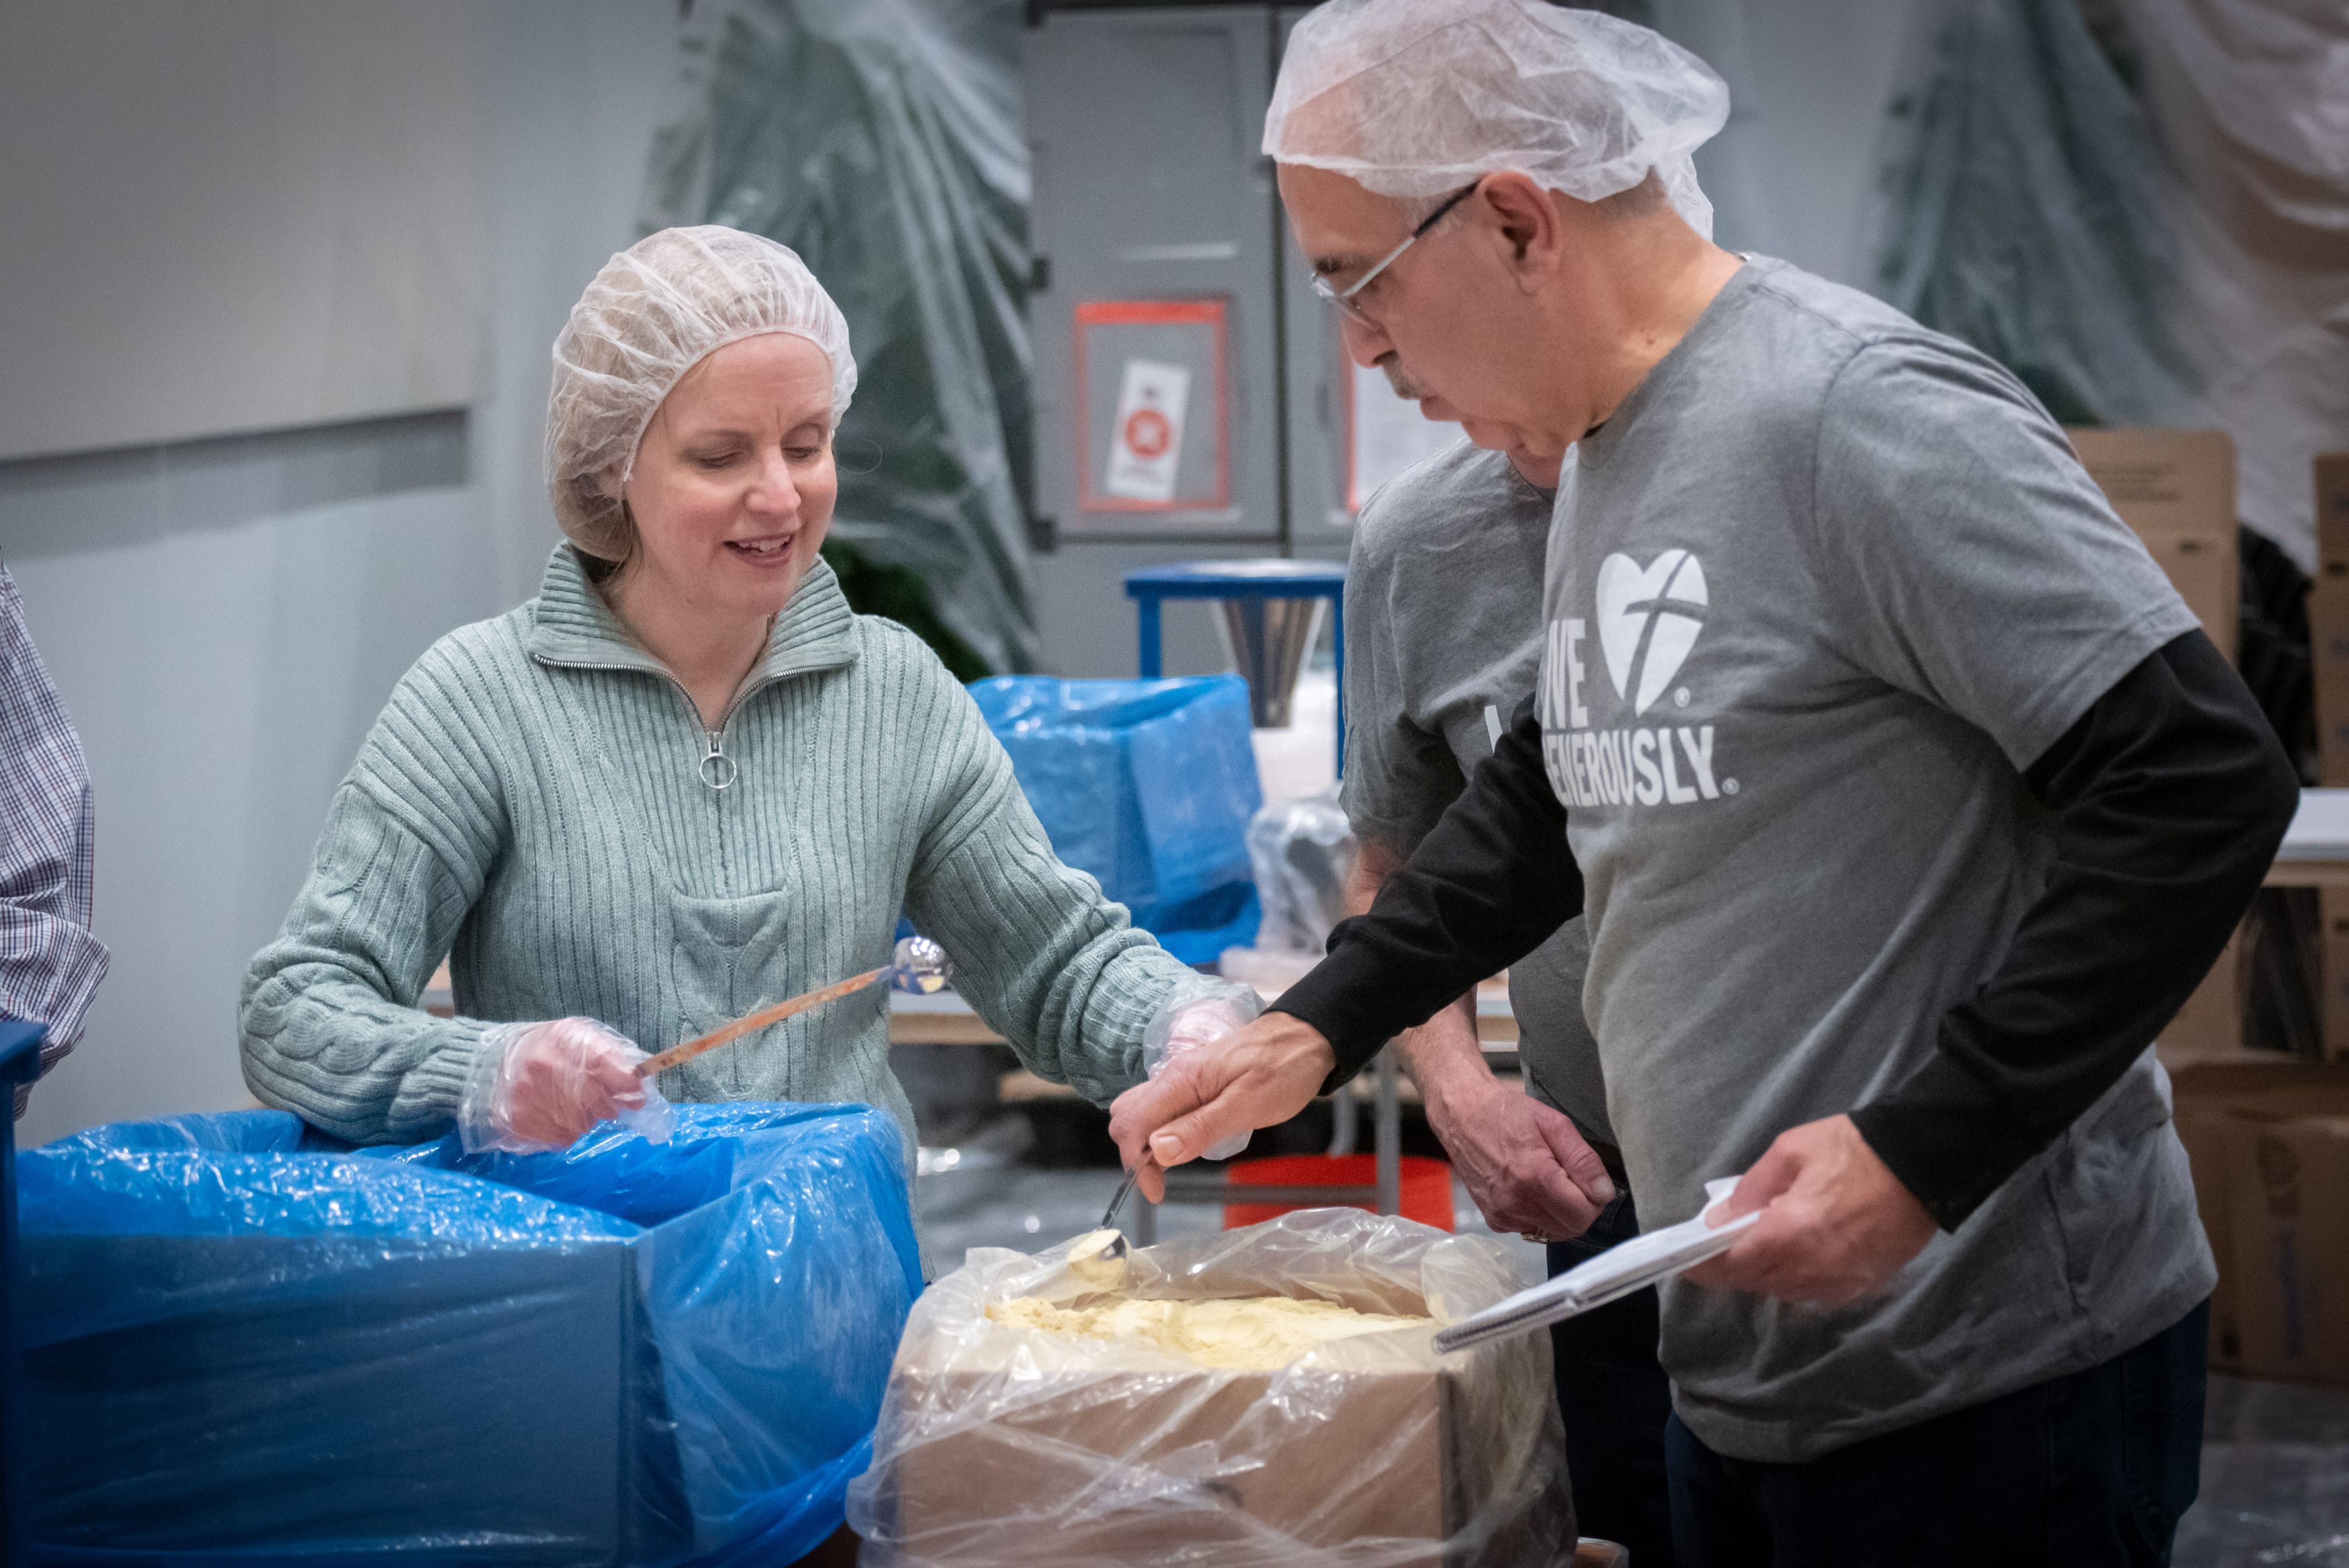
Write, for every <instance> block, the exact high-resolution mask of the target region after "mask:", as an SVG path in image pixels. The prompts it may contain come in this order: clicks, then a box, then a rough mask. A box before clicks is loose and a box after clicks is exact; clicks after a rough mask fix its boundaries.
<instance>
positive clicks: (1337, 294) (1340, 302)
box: [1313, 181, 1483, 331]
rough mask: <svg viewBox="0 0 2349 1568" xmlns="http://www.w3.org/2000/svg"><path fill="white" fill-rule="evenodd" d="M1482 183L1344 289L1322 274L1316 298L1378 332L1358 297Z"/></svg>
mask: <svg viewBox="0 0 2349 1568" xmlns="http://www.w3.org/2000/svg"><path fill="white" fill-rule="evenodd" d="M1482 183H1483V181H1472V182H1471V183H1469V184H1466V185H1464V186H1462V187H1461V188H1460V189H1459V190H1457V191H1454V192H1453V193H1452V194H1451V195H1449V196H1446V197H1445V198H1444V204H1443V205H1442V206H1440V207H1438V208H1436V210H1435V211H1433V212H1430V213H1429V214H1428V215H1427V217H1426V218H1425V219H1424V220H1423V222H1421V223H1420V225H1419V227H1418V228H1416V229H1413V231H1412V232H1411V233H1410V235H1409V236H1408V237H1407V238H1406V239H1405V240H1404V241H1403V242H1402V244H1400V245H1397V246H1396V247H1395V248H1394V249H1393V250H1392V251H1389V252H1388V253H1386V254H1385V255H1383V256H1381V257H1380V258H1379V259H1378V261H1377V263H1375V264H1374V265H1372V267H1371V270H1370V271H1369V272H1367V273H1363V274H1362V275H1361V277H1359V278H1356V279H1355V280H1354V281H1353V282H1352V283H1350V284H1347V285H1346V286H1345V287H1344V288H1342V289H1340V288H1332V287H1330V280H1329V279H1328V278H1325V277H1322V276H1320V275H1319V274H1318V273H1317V274H1315V276H1314V279H1313V292H1314V294H1317V295H1319V297H1320V298H1321V299H1322V300H1323V301H1325V302H1326V303H1328V304H1330V305H1333V306H1335V307H1336V309H1337V312H1338V314H1339V315H1342V316H1344V317H1345V318H1346V319H1347V320H1348V321H1350V322H1352V323H1354V324H1355V325H1358V326H1367V327H1369V328H1371V330H1372V331H1376V330H1377V329H1378V325H1379V324H1378V323H1377V322H1375V321H1372V320H1371V318H1370V316H1369V315H1365V314H1364V313H1363V310H1362V307H1361V305H1358V304H1355V303H1354V296H1355V295H1356V294H1360V293H1361V292H1362V291H1363V290H1364V289H1366V288H1368V287H1370V285H1371V279H1372V278H1375V277H1377V276H1378V275H1379V274H1380V273H1382V272H1385V271H1386V270H1387V269H1388V268H1389V267H1391V266H1392V265H1394V262H1395V258H1396V257H1397V256H1400V255H1402V253H1404V252H1405V251H1408V250H1410V249H1411V248H1412V247H1413V245H1415V244H1417V243H1419V238H1420V236H1421V235H1423V234H1424V233H1426V232H1428V231H1429V230H1430V229H1433V228H1434V227H1435V225H1436V222H1437V221H1438V220H1439V219H1441V218H1442V217H1443V216H1444V214H1445V213H1446V212H1449V211H1452V209H1454V207H1457V206H1458V205H1460V203H1461V202H1463V201H1466V200H1467V199H1468V198H1469V197H1470V196H1471V195H1472V194H1474V193H1475V189H1476V187H1477V185H1479V184H1482Z"/></svg>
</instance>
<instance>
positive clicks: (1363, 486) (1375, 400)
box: [1346, 362, 1461, 512]
mask: <svg viewBox="0 0 2349 1568" xmlns="http://www.w3.org/2000/svg"><path fill="white" fill-rule="evenodd" d="M1349 363H1351V362H1349ZM1351 368H1352V370H1353V373H1354V380H1353V409H1354V416H1353V426H1352V428H1353V433H1354V450H1353V453H1352V458H1353V461H1352V462H1351V463H1350V465H1349V469H1350V471H1349V475H1348V479H1347V484H1346V510H1347V511H1354V512H1359V511H1361V510H1362V503H1363V502H1364V501H1366V500H1370V499H1371V496H1373V495H1375V494H1376V493H1377V492H1378V488H1379V487H1380V486H1381V485H1382V484H1384V483H1386V482H1387V480H1391V479H1392V478H1394V477H1395V475H1397V474H1399V473H1401V472H1402V471H1403V469H1407V468H1409V467H1411V465H1412V464H1413V463H1415V462H1417V461H1419V460H1420V459H1422V458H1426V457H1433V455H1434V454H1436V453H1437V452H1440V451H1442V450H1443V449H1444V448H1446V447H1448V446H1450V445H1451V444H1452V443H1453V442H1454V441H1456V440H1458V439H1459V438H1460V436H1461V430H1460V427H1459V426H1458V425H1457V424H1455V423H1454V422H1453V421H1452V420H1449V419H1431V418H1427V417H1426V416H1425V415H1423V414H1422V413H1421V412H1420V411H1419V405H1418V404H1417V403H1415V402H1413V401H1412V400H1411V399H1410V398H1408V397H1402V396H1401V395H1400V394H1398V393H1397V392H1396V391H1395V389H1394V387H1392V385H1391V384H1389V382H1388V380H1387V374H1386V372H1385V371H1383V370H1378V369H1374V368H1371V367H1370V366H1361V365H1352V366H1351Z"/></svg>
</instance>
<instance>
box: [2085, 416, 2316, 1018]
mask: <svg viewBox="0 0 2349 1568" xmlns="http://www.w3.org/2000/svg"><path fill="white" fill-rule="evenodd" d="M2064 434H2065V435H2066V436H2068V437H2069V438H2071V441H2072V449H2073V451H2074V452H2075V453H2077V454H2078V455H2079V459H2080V466H2081V467H2083V468H2085V469H2087V470H2088V477H2089V478H2090V479H2093V480H2095V481H2096V483H2097V485H2098V486H2100V487H2101V488H2102V489H2103V490H2104V492H2105V499H2106V500H2108V501H2110V502H2111V503H2112V506H2113V510H2114V511H2116V512H2118V513H2120V516H2121V521H2123V522H2126V523H2127V524H2128V525H2129V527H2130V528H2131V529H2133V530H2135V531H2136V532H2137V537H2138V538H2139V539H2141V540H2143V541H2144V542H2145V547H2146V549H2147V552H2150V553H2151V554H2152V556H2153V558H2154V560H2155V561H2156V562H2158V563H2159V564H2160V566H2161V569H2162V571H2164V572H2165V573H2168V575H2169V582H2170V585H2171V586H2172V587H2174V588H2176V589H2177V590H2178V597H2180V598H2182V599H2184V600H2185V601H2186V606H2187V608H2188V609H2189V610H2192V611H2193V612H2194V614H2196V616H2198V617H2199V619H2200V620H2201V622H2202V629H2203V630H2204V631H2205V632H2207V633H2209V637H2210V640H2211V641H2212V642H2214V643H2216V644H2218V645H2219V651H2220V653H2222V654H2224V655H2227V657H2228V659H2229V660H2230V661H2231V660H2232V659H2233V658H2234V657H2235V651H2236V650H2235V640H2236V630H2237V627H2238V625H2239V624H2240V621H2241V618H2242V607H2241V593H2242V588H2241V577H2242V556H2241V554H2240V548H2239V546H2238V544H2237V541H2236V523H2235V443H2234V441H2233V440H2232V439H2231V438H2230V437H2229V436H2228V435H2227V433H2226V432H2225V431H2224V430H2164V429H2155V428H2148V427H2134V428H2119V429H2089V428H2082V427H2074V428H2066V429H2065V430H2064ZM2343 581H2344V590H2349V574H2345V575H2344V580H2343ZM2343 625H2344V631H2349V616H2344V621H2343ZM2344 652H2349V639H2345V640H2344ZM2344 733H2349V731H2344ZM2241 949H2242V939H2241V936H2240V934H2238V935H2237V937H2236V939H2235V940H2234V941H2233V942H2230V943H2229V944H2227V951H2226V953H2225V954H2222V955H2221V956H2220V960H2219V962H2218V963H2217V964H2216V965H2213V966H2212V968H2211V970H2210V973H2209V976H2208V977H2206V978H2205V979H2204V980H2203V982H2202V984H2201V985H2200V986H2199V987H2198V988H2197V989H2196V990H2195V993H2194V995H2192V996H2190V997H2189V998H2188V999H2187V1002H2186V1006H2184V1007H2183V1008H2182V1009H2180V1010H2179V1012H2178V1017H2177V1019H2176V1020H2175V1021H2174V1022H2172V1023H2171V1025H2170V1026H2169V1027H2168V1028H2167V1029H2164V1030H2163V1031H2162V1033H2161V1039H2162V1044H2163V1045H2164V1047H2175V1048H2177V1049H2179V1050H2181V1051H2183V1052H2184V1053H2186V1054H2187V1055H2189V1056H2198V1057H2199V1056H2212V1055H2231V1054H2232V1053H2234V1052H2236V1051H2240V1050H2241V1049H2242V1048H2243V1000H2244V998H2243V986H2244V981H2245V975H2244V969H2245V965H2244V963H2243V955H2242V952H2241Z"/></svg>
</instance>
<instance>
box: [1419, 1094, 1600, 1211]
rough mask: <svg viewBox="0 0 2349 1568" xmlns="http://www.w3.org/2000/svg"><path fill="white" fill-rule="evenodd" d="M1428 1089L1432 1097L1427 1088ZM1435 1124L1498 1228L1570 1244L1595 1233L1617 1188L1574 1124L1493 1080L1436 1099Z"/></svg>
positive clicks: (1430, 1114) (1431, 1109)
mask: <svg viewBox="0 0 2349 1568" xmlns="http://www.w3.org/2000/svg"><path fill="white" fill-rule="evenodd" d="M1423 1092H1424V1091H1423ZM1427 1119H1428V1122H1429V1125H1430V1126H1432V1127H1433V1129H1434V1131H1435V1136H1436V1137H1437V1138H1439V1139H1441V1140H1443V1142H1444V1152H1445V1153H1446V1154H1448V1155H1450V1156H1451V1157H1452V1168H1453V1169H1454V1170H1455V1171H1458V1172H1459V1173H1460V1179H1461V1181H1464V1182H1465V1183H1467V1186H1468V1195H1469V1196H1470V1197H1471V1198H1474V1199H1475V1200H1476V1207H1477V1208H1479V1209H1481V1210H1483V1211H1484V1213H1485V1223H1486V1224H1488V1225H1490V1226H1492V1227H1493V1229H1494V1230H1495V1231H1501V1232H1511V1231H1514V1232H1515V1233H1517V1234H1518V1235H1521V1236H1524V1237H1525V1238H1526V1240H1528V1241H1538V1242H1564V1241H1570V1240H1572V1239H1573V1238H1574V1237H1576V1236H1578V1235H1580V1234H1582V1233H1583V1232H1585V1231H1587V1230H1588V1229H1589V1228H1590V1225H1591V1222H1593V1221H1594V1220H1596V1219H1598V1218H1599V1210H1601V1209H1603V1208H1605V1207H1606V1206H1607V1205H1608V1203H1609V1202H1610V1201H1612V1200H1613V1198H1614V1196H1615V1183H1614V1181H1611V1180H1610V1179H1609V1177H1608V1174H1607V1167H1606V1166H1605V1165H1604V1164H1603V1163H1601V1162H1600V1161H1599V1156H1598V1154H1597V1153H1596V1152H1595V1151H1593V1150H1592V1149H1591V1147H1590V1145H1589V1144H1588V1143H1586V1142H1584V1141H1583V1139H1582V1134H1581V1133H1579V1132H1578V1131H1576V1130H1575V1127H1574V1122H1573V1119H1571V1118H1569V1117H1568V1116H1566V1115H1565V1114H1564V1113H1563V1112H1560V1111H1556V1110H1552V1109H1550V1108H1549V1107H1548V1106H1546V1105H1544V1104H1542V1103H1541V1101H1539V1100H1537V1099H1534V1098H1533V1097H1531V1096H1530V1095H1527V1094H1525V1093H1522V1092H1520V1091H1518V1090H1516V1089H1512V1088H1506V1087H1504V1086H1503V1085H1501V1084H1498V1083H1496V1082H1495V1081H1494V1080H1493V1078H1492V1075H1491V1074H1489V1073H1487V1074H1486V1075H1485V1078H1484V1081H1483V1086H1482V1087H1481V1088H1479V1087H1469V1086H1463V1087H1455V1088H1449V1089H1447V1090H1445V1091H1444V1092H1443V1093H1441V1094H1439V1095H1434V1096H1430V1097H1429V1098H1428V1100H1427Z"/></svg>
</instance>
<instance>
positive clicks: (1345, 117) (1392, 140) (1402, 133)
mask: <svg viewBox="0 0 2349 1568" xmlns="http://www.w3.org/2000/svg"><path fill="white" fill-rule="evenodd" d="M1728 118H1729V88H1728V87H1727V85H1726V84H1724V83H1723V81H1722V79H1721V78H1720V77H1717V76H1715V75H1714V74H1713V70H1712V68H1711V67H1708V66H1707V65H1706V64H1705V63H1704V62H1703V61H1702V60H1700V59H1698V58H1697V57H1695V56H1694V55H1692V54H1690V53H1689V52H1688V51H1687V50H1686V49H1683V48H1682V47H1681V46H1679V45H1677V44H1674V43H1672V42H1671V41H1670V40H1669V39H1667V38H1664V37H1662V36H1661V35H1658V34H1656V33H1652V32H1651V31H1649V30H1648V29H1647V28H1645V27H1641V26H1637V25H1635V24H1633V23H1630V22H1623V21H1618V20H1617V19H1616V18H1614V17H1612V16H1608V15H1600V14H1599V13H1598V12H1596V11H1579V10H1569V9H1567V8H1566V7H1564V6H1558V5H1547V4H1544V3H1543V0H1330V4H1328V5H1322V6H1319V7H1318V8H1317V9H1315V10H1314V11H1313V12H1312V14H1311V15H1308V16H1307V17H1306V18H1305V19H1304V20H1303V21H1301V22H1299V23H1298V25H1297V28H1296V31H1295V32H1293V33H1291V34H1290V35H1289V39H1288V53H1287V54H1286V55H1285V56H1284V57H1282V59H1281V62H1280V80H1279V82H1278V84H1277V85H1276V86H1275V87H1274V88H1273V91H1272V108H1271V109H1270V110H1269V111H1268V113H1267V114H1266V115H1265V119H1264V150H1265V151H1266V152H1267V153H1268V154H1269V155H1270V156H1271V157H1272V158H1273V159H1274V160H1277V161H1278V162H1281V163H1304V164H1310V165H1311V166H1313V167H1314V168H1316V169H1328V170H1333V171H1335V172H1337V173H1340V174H1343V175H1345V176H1347V177H1348V178H1349V179H1350V180H1353V181H1356V182H1358V183H1359V184H1361V186H1362V187H1363V188H1364V189H1365V190H1369V191H1376V192H1377V193H1379V194H1380V195H1382V196H1399V197H1423V196H1436V195H1444V194H1448V193H1450V192H1451V191H1456V190H1458V189H1459V188H1460V187H1462V186H1464V185H1467V184H1470V183H1472V182H1473V181H1475V180H1477V179H1478V178H1480V177H1481V176H1483V175H1485V174H1490V173H1493V172H1495V171H1496V170H1516V171H1517V172H1518V173H1521V174H1526V175H1528V176H1530V177H1532V178H1533V179H1534V180H1536V181H1539V182H1540V183H1541V184H1542V185H1544V186H1546V187H1547V188H1549V189H1551V190H1554V191H1565V192H1566V193H1567V194H1568V195H1569V196H1572V197H1575V198H1577V199H1578V200H1580V201H1601V200H1603V199H1605V198H1606V197H1609V196H1612V195H1615V194H1616V193H1618V192H1619V191H1629V190H1630V189H1631V188H1632V187H1633V186H1635V185H1637V184H1639V183H1640V181H1642V180H1644V179H1646V178H1647V175H1648V171H1649V170H1651V169H1652V170H1656V172H1657V174H1658V175H1659V177H1660V178H1661V180H1662V181H1663V184H1664V190H1665V191H1666V193H1667V194H1669V195H1670V196H1671V201H1672V205H1673V206H1674V207H1676V208H1678V209H1679V210H1680V214H1681V216H1682V217H1683V218H1685V219H1687V220H1688V222H1689V226H1690V227H1692V228H1693V229H1694V230H1696V232H1698V233H1700V234H1703V235H1705V236H1706V237H1707V238H1710V237H1711V236H1712V234H1713V203H1711V202H1710V201H1706V200H1705V199H1704V192H1703V191H1702V190H1700V189H1698V187H1697V182H1696V166H1695V164H1694V163H1693V162H1692V160H1691V159H1690V156H1689V155H1690V154H1691V153H1692V152H1694V151H1695V150H1696V149H1697V148H1698V147H1699V146H1701V145H1702V144H1703V142H1704V141H1705V140H1706V139H1708V138H1710V137H1711V136H1712V135H1713V133H1714V132H1715V131H1718V130H1719V129H1721V127H1722V124H1723V121H1724V120H1726V119H1728Z"/></svg>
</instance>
